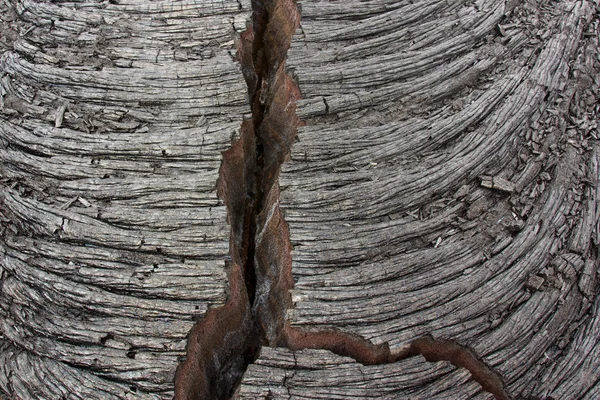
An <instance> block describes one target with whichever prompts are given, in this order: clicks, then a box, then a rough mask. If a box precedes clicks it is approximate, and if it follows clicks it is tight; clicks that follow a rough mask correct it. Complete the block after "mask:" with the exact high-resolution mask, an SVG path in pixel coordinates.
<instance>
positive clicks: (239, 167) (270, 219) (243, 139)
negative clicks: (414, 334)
mask: <svg viewBox="0 0 600 400" xmlns="http://www.w3.org/2000/svg"><path fill="white" fill-rule="evenodd" d="M252 9H253V15H252V26H250V27H249V28H248V29H247V30H246V32H244V33H243V34H242V35H241V37H240V41H239V48H238V60H239V62H240V65H241V67H242V72H243V75H244V78H245V80H246V83H247V85H248V95H249V99H250V105H251V111H252V120H249V121H244V122H243V123H242V127H241V135H240V138H239V139H238V140H237V141H236V142H235V143H234V144H233V145H232V147H231V148H230V149H229V150H227V151H226V152H224V153H223V162H222V164H221V169H220V171H219V182H218V185H217V187H218V193H219V196H220V198H221V199H223V201H224V203H225V206H226V207H227V211H228V218H229V223H230V226H231V236H230V254H231V261H230V262H229V263H228V264H227V274H228V280H229V291H230V293H229V298H228V300H227V303H226V304H225V305H224V306H222V307H219V308H216V309H212V310H210V311H209V312H208V313H207V314H206V316H205V317H204V319H202V320H201V321H199V322H198V323H196V325H195V326H194V327H193V328H192V330H191V331H190V334H189V337H188V343H187V357H186V359H185V361H183V362H182V363H181V364H180V365H179V367H178V369H177V372H176V376H175V398H176V399H185V400H192V399H219V400H220V399H229V398H231V397H232V396H233V394H234V392H235V390H236V388H237V387H238V386H239V383H240V382H241V379H242V377H243V374H244V372H245V370H246V368H247V366H248V365H249V364H250V363H252V362H254V361H255V360H256V358H257V357H258V354H259V352H260V347H261V346H263V345H264V346H272V347H287V348H289V349H290V350H300V349H307V348H311V349H327V350H330V351H332V352H334V353H336V354H339V355H343V356H349V357H352V358H354V359H355V360H356V361H358V362H360V363H362V364H364V365H372V364H385V363H392V362H396V361H399V360H402V359H405V358H408V357H412V356H416V355H422V356H424V357H425V359H426V360H428V361H440V360H445V361H450V362H451V363H453V364H454V365H456V366H458V367H463V368H466V369H467V370H469V371H470V372H471V374H472V376H473V379H474V380H475V381H477V382H478V383H479V384H481V386H482V387H483V388H484V389H485V390H486V391H488V392H490V393H492V394H493V395H494V396H495V397H496V399H500V400H506V399H509V398H510V397H509V396H508V394H507V392H506V391H505V389H504V386H503V383H502V380H501V379H500V376H499V375H498V374H497V373H496V372H494V371H493V370H492V369H491V368H489V367H488V366H487V365H486V364H485V363H484V362H483V361H481V360H480V359H479V358H478V357H477V355H476V354H475V352H473V351H472V350H470V349H468V348H466V347H464V346H461V345H459V344H457V343H455V342H452V341H449V340H438V339H434V338H432V337H431V336H425V337H421V338H418V339H415V340H413V341H412V342H410V343H407V344H406V345H404V346H402V347H401V348H399V349H394V350H390V348H389V345H388V344H387V343H383V344H379V345H375V344H373V343H371V342H370V341H368V340H366V339H364V338H362V337H360V336H358V335H355V334H352V333H346V332H342V331H337V330H325V331H318V332H312V331H305V330H303V329H300V328H296V327H292V326H291V324H290V322H289V321H287V319H286V314H287V310H288V309H290V308H291V307H292V299H291V294H290V290H291V289H293V287H294V281H293V278H292V259H291V244H290V235H289V230H288V226H287V224H286V222H285V221H284V218H283V214H282V212H281V210H280V208H279V183H278V180H279V179H278V178H279V173H280V169H281V165H282V164H283V163H284V162H285V160H286V159H287V158H288V157H289V154H290V151H291V147H292V144H293V141H294V139H295V137H296V130H297V128H298V126H300V125H301V121H300V120H299V118H298V117H297V116H296V105H295V104H296V101H297V100H298V99H299V98H300V91H299V89H298V87H297V85H296V84H295V83H294V81H293V80H292V78H291V77H290V76H289V75H288V74H287V73H286V71H285V61H286V57H287V52H288V49H289V47H290V44H291V39H292V35H293V33H294V32H295V30H296V29H297V28H298V27H299V21H300V15H299V12H298V8H297V6H296V3H295V0H252ZM323 101H324V102H325V99H323ZM326 105H327V104H326Z"/></svg>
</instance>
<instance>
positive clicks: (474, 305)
mask: <svg viewBox="0 0 600 400" xmlns="http://www.w3.org/2000/svg"><path fill="white" fill-rule="evenodd" d="M299 7H300V8H301V15H302V20H301V26H300V28H299V29H298V31H297V32H296V35H295V37H294V39H293V41H292V46H291V49H290V51H289V56H288V60H287V65H288V71H289V72H290V73H291V74H292V76H293V77H294V79H295V80H296V82H297V84H298V88H299V90H300V92H301V95H302V100H299V101H298V102H297V106H298V108H297V114H298V116H299V117H300V118H301V119H302V120H303V121H304V123H305V126H304V127H301V128H299V130H298V137H297V143H295V144H294V146H293V147H292V152H291V160H290V161H289V162H287V163H285V164H284V166H283V170H282V173H281V177H280V181H279V182H280V185H281V189H280V190H281V201H280V206H281V209H282V210H283V212H284V219H285V221H286V222H287V224H288V225H289V232H290V239H291V245H292V247H293V250H292V272H293V278H294V281H295V288H294V290H293V308H292V309H290V310H289V311H288V321H289V323H290V324H291V327H293V328H299V329H303V330H305V331H312V332H319V331H320V332H324V331H332V330H337V331H345V332H352V333H355V334H357V335H360V336H362V337H364V338H366V339H369V340H370V341H372V342H373V343H375V344H385V343H389V345H390V347H391V349H392V351H394V350H395V349H402V348H403V346H406V344H407V343H409V342H410V341H411V340H414V339H415V338H418V337H421V336H422V335H424V334H431V335H433V336H434V337H436V338H441V339H451V340H453V341H456V342H458V343H460V344H463V345H465V346H467V347H469V348H472V349H473V350H474V352H475V353H476V354H477V355H479V356H482V357H483V360H484V361H485V362H486V363H487V364H488V365H490V366H492V367H493V368H494V369H495V370H497V371H498V372H499V373H500V375H501V376H502V377H503V379H504V382H505V384H506V385H507V388H508V392H509V393H510V394H511V395H512V396H513V397H515V398H557V399H558V398H587V399H593V398H595V397H596V396H598V390H600V379H599V376H600V374H599V368H600V365H599V364H598V361H597V359H598V351H600V344H599V343H598V341H599V339H598V337H597V333H596V331H597V329H598V321H599V316H598V307H599V306H600V305H599V303H598V301H599V300H598V297H597V296H596V295H597V293H598V290H597V286H596V276H597V272H598V262H597V244H598V237H597V232H598V216H597V211H596V210H597V202H596V198H597V197H596V196H597V193H596V191H597V181H598V169H597V162H598V161H597V160H598V147H597V146H598V145H597V142H596V140H597V117H598V105H597V104H598V19H597V4H596V3H594V2H585V1H583V2H582V1H561V2H553V3H551V4H550V3H544V2H532V1H525V2H508V3H505V2H504V1H477V2H463V1H450V2H448V1H443V2H442V1H439V2H431V1H423V2H408V1H407V2H403V1H393V2H391V1H371V2H367V3H365V2H361V1H344V2H343V3H341V2H320V1H307V0H305V1H299ZM326 342H327V339H324V340H321V342H320V343H319V344H317V345H315V346H314V347H326V348H330V349H334V351H337V352H338V353H343V351H339V349H335V348H334V347H335V346H331V345H329V347H327V346H324V343H326ZM330 342H331V341H330ZM350 353H352V351H350ZM353 357H354V355H353ZM365 361H368V360H362V362H363V364H364V363H365ZM240 393H241V397H242V398H306V399H315V398H323V399H331V398H344V399H347V398H357V399H358V398H360V399H363V398H415V399H422V398H452V399H460V398H488V397H490V395H489V394H487V393H484V392H482V390H481V386H480V385H479V384H477V383H476V382H475V381H474V380H471V379H469V373H468V372H466V371H465V370H464V369H456V368H455V367H454V366H452V365H450V364H449V363H447V362H444V363H437V364H431V363H426V362H424V360H423V359H422V358H417V357H415V358H411V359H408V360H405V361H401V362H398V363H395V364H387V365H370V366H366V365H361V364H360V363H357V362H356V361H354V360H352V359H349V358H343V357H339V356H336V355H333V354H332V353H330V352H327V351H323V350H303V351H299V352H292V351H290V350H284V349H267V348H264V349H263V350H262V353H261V355H260V357H259V358H258V360H257V361H256V363H255V364H253V365H250V366H249V370H248V371H247V373H246V375H245V376H244V381H243V383H242V387H241V391H240Z"/></svg>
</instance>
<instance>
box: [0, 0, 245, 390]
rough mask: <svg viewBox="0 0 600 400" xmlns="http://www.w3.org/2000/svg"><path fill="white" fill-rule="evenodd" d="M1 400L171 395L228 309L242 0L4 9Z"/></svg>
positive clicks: (0, 45) (25, 4)
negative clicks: (226, 162)
mask: <svg viewBox="0 0 600 400" xmlns="http://www.w3.org/2000/svg"><path fill="white" fill-rule="evenodd" d="M0 9H1V10H0V21H1V25H2V28H1V33H0V51H1V54H0V71H1V72H2V73H1V79H0V91H1V97H0V99H1V100H0V101H1V104H0V106H1V110H2V114H1V117H0V159H1V161H2V164H1V166H0V176H1V179H2V185H1V186H0V220H1V223H2V226H1V233H2V240H1V241H0V260H1V262H0V393H1V392H5V393H7V394H8V395H9V397H8V398H14V399H59V398H81V399H125V398H136V399H137V398H140V399H146V398H147V399H159V398H162V399H167V398H172V397H173V377H174V373H175V369H176V367H177V364H178V363H179V361H180V359H181V358H182V357H183V356H184V355H185V344H186V336H187V335H188V333H189V331H190V329H191V327H192V326H193V324H194V321H195V320H196V319H197V318H201V317H203V316H204V315H205V313H206V312H207V311H208V310H209V309H210V308H211V307H214V306H218V305H221V304H223V303H224V302H225V300H226V298H227V290H228V288H227V280H226V273H225V262H226V261H227V260H228V258H229V238H230V227H229V225H228V221H227V215H226V210H225V207H224V205H223V204H222V202H221V200H219V198H218V196H217V193H216V182H217V178H218V169H219V166H220V164H221V159H222V155H221V153H222V152H223V151H225V150H227V149H228V148H229V147H230V145H231V141H232V139H234V138H235V137H236V136H238V135H239V130H240V126H241V122H242V120H243V118H244V117H245V116H247V114H248V113H249V108H248V99H247V88H246V84H245V82H244V79H243V75H242V73H241V70H240V67H239V65H238V64H237V63H236V62H235V61H234V57H235V51H236V50H235V43H234V42H235V40H236V38H237V37H238V36H239V32H241V31H243V30H244V29H246V24H247V22H248V21H249V17H250V12H251V10H250V1H245V0H242V1H187V0H186V1H157V2H146V1H135V0H133V1H127V0H126V1H120V0H119V1H111V2H101V1H97V2H96V1H93V2H77V1H75V2H42V1H25V0H24V1H12V2H4V3H2V5H1V6H0Z"/></svg>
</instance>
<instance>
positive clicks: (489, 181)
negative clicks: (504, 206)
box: [481, 176, 515, 193]
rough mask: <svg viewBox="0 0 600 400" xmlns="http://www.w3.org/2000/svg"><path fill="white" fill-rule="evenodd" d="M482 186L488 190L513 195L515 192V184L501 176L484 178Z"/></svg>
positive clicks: (482, 178)
mask: <svg viewBox="0 0 600 400" xmlns="http://www.w3.org/2000/svg"><path fill="white" fill-rule="evenodd" d="M481 186H483V187H485V188H488V189H496V190H500V191H501V192H507V193H512V192H514V191H515V184H514V183H512V182H510V181H507V180H506V179H504V178H501V177H499V176H482V177H481Z"/></svg>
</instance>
